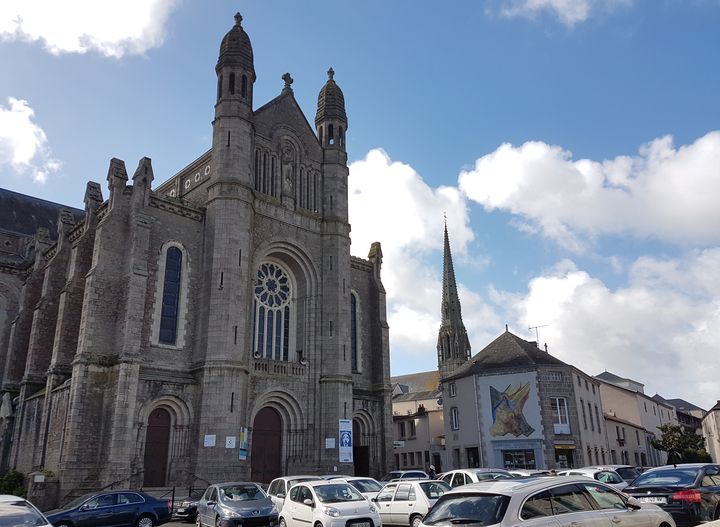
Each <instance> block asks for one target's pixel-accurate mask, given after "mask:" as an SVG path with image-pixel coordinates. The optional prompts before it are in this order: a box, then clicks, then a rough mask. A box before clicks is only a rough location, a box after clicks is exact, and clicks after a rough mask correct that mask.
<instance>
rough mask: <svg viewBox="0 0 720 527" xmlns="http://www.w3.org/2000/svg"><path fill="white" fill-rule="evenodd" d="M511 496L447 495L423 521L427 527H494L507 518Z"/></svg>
mask: <svg viewBox="0 0 720 527" xmlns="http://www.w3.org/2000/svg"><path fill="white" fill-rule="evenodd" d="M509 502H510V497H509V496H503V495H501V494H445V495H444V496H442V497H441V498H440V499H439V500H438V501H437V503H435V505H434V506H433V508H432V510H431V511H430V512H429V513H428V514H427V516H425V518H424V519H423V524H425V525H458V524H461V523H462V524H474V523H478V524H480V525H494V524H496V523H500V522H501V521H502V519H503V516H505V511H506V510H507V506H508V503H509Z"/></svg>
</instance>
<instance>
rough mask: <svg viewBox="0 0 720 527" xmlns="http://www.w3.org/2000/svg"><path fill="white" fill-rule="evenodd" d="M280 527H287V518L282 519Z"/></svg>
mask: <svg viewBox="0 0 720 527" xmlns="http://www.w3.org/2000/svg"><path fill="white" fill-rule="evenodd" d="M280 527H287V523H285V518H280Z"/></svg>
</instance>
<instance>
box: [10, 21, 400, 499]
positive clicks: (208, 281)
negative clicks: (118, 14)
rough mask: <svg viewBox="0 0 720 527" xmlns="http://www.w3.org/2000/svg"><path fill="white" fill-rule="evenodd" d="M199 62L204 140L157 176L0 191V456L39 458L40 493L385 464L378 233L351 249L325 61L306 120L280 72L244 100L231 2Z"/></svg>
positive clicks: (245, 69)
mask: <svg viewBox="0 0 720 527" xmlns="http://www.w3.org/2000/svg"><path fill="white" fill-rule="evenodd" d="M216 73H217V80H218V84H217V100H216V101H215V119H214V121H213V123H212V126H213V139H212V148H211V149H210V150H209V151H207V152H206V153H204V154H203V155H201V156H200V157H199V158H197V159H196V160H195V161H193V162H191V163H190V164H189V165H188V166H187V167H186V168H184V169H183V170H182V171H180V172H179V173H178V174H176V175H175V176H173V177H172V178H170V179H169V180H168V181H166V182H164V183H163V184H161V185H159V186H158V187H157V188H153V180H154V174H153V169H152V164H151V161H150V159H148V158H143V159H141V160H140V162H139V164H138V167H137V170H136V171H135V172H134V174H133V175H132V176H131V178H129V176H128V174H127V172H126V168H125V165H124V163H123V161H120V160H118V159H112V160H111V162H110V167H109V171H108V176H107V185H108V196H107V199H105V198H104V197H103V196H102V191H101V187H100V185H98V184H97V183H92V182H91V183H89V184H88V186H87V191H86V195H85V208H84V210H77V209H72V208H68V207H62V206H59V205H56V204H52V203H48V202H43V201H42V200H37V199H35V198H31V197H29V196H23V195H19V194H14V193H11V192H8V191H2V192H0V201H2V203H0V205H2V206H0V209H3V211H4V212H0V222H2V223H0V238H1V239H2V241H0V308H1V311H0V352H1V353H2V357H0V359H1V360H0V368H1V369H2V385H1V387H0V389H1V390H2V406H1V407H0V427H1V429H2V433H3V434H4V436H3V437H4V440H3V446H2V451H1V452H0V455H1V457H0V461H1V463H2V467H1V468H2V469H8V468H13V469H17V470H19V471H22V472H25V473H29V472H31V471H36V470H46V471H52V472H53V473H54V474H55V475H56V476H57V477H58V478H59V485H60V491H59V497H58V498H59V499H60V500H62V499H63V497H66V496H70V495H73V494H78V493H79V492H81V491H85V490H88V489H96V488H99V487H102V486H105V485H109V484H110V483H113V482H120V484H121V485H124V486H141V485H143V486H146V487H148V486H169V485H190V484H193V483H194V482H196V481H197V480H198V479H200V478H201V479H203V480H208V481H219V480H243V479H249V480H255V481H263V482H268V481H270V479H272V478H273V477H276V476H279V475H281V474H291V473H318V472H319V473H327V472H332V471H334V470H335V468H337V471H338V472H340V473H346V474H347V473H357V474H368V475H371V476H381V475H382V473H384V471H385V470H386V469H387V468H388V465H389V463H390V460H391V457H392V437H391V436H392V412H391V391H390V390H391V388H390V377H389V374H390V372H389V347H388V326H387V321H386V312H385V309H386V307H385V306H386V302H385V291H384V288H383V285H382V282H381V265H382V251H381V248H380V244H379V243H375V244H373V245H372V247H370V248H369V254H368V258H367V259H361V258H356V257H351V256H350V225H349V223H348V187H347V178H348V167H347V154H346V143H345V141H346V133H347V129H348V120H347V116H346V112H345V101H344V97H343V93H342V91H341V89H340V87H339V86H338V85H337V84H336V82H335V80H334V78H333V77H334V72H333V71H332V69H331V70H330V71H329V72H328V80H327V82H326V84H325V85H324V86H323V88H322V90H321V91H320V94H319V96H318V107H317V114H316V117H315V122H314V124H315V127H314V129H313V127H312V126H311V125H310V124H309V123H308V121H307V119H306V118H305V116H304V114H303V112H302V110H301V109H300V107H299V106H298V104H297V102H296V100H295V98H294V96H293V90H292V87H291V84H292V79H291V78H290V76H289V75H288V74H286V75H285V76H283V79H284V82H285V84H284V87H283V88H282V92H281V94H280V95H279V96H278V97H276V98H275V99H273V100H271V101H270V102H268V103H267V104H265V105H263V106H261V107H259V108H258V109H253V85H254V82H255V78H256V77H255V69H254V63H253V51H252V46H251V43H250V39H249V37H248V35H247V33H246V32H245V31H244V29H243V27H242V17H240V15H236V22H235V25H234V27H233V28H232V29H231V30H230V31H229V32H228V33H227V35H226V36H225V37H224V38H223V40H222V43H221V47H220V55H219V59H218V62H217V65H216ZM130 179H131V181H130ZM9 207H11V208H12V209H13V210H12V213H9V212H7V211H8V208H9ZM342 419H348V420H351V421H352V427H353V430H354V443H355V444H354V448H353V456H354V461H353V462H352V463H340V462H339V448H338V446H339V445H338V440H337V439H338V427H339V420H342ZM243 438H247V439H248V442H247V450H246V451H245V450H244V449H242V448H241V447H243V446H245V445H244V444H243Z"/></svg>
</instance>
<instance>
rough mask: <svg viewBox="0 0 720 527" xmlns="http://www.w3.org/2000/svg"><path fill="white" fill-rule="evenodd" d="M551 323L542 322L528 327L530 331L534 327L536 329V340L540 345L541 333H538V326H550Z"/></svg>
mask: <svg viewBox="0 0 720 527" xmlns="http://www.w3.org/2000/svg"><path fill="white" fill-rule="evenodd" d="M549 325H550V324H540V325H539V326H529V327H528V329H529V330H530V331H532V330H533V329H534V330H535V342H537V343H538V346H539V345H540V336H539V334H538V328H546V327H548V326H549Z"/></svg>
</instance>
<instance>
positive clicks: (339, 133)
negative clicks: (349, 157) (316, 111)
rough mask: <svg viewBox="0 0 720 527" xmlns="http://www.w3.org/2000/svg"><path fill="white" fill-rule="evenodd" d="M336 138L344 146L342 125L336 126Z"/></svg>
mask: <svg viewBox="0 0 720 527" xmlns="http://www.w3.org/2000/svg"><path fill="white" fill-rule="evenodd" d="M338 139H340V146H345V136H344V135H343V127H342V126H338Z"/></svg>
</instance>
